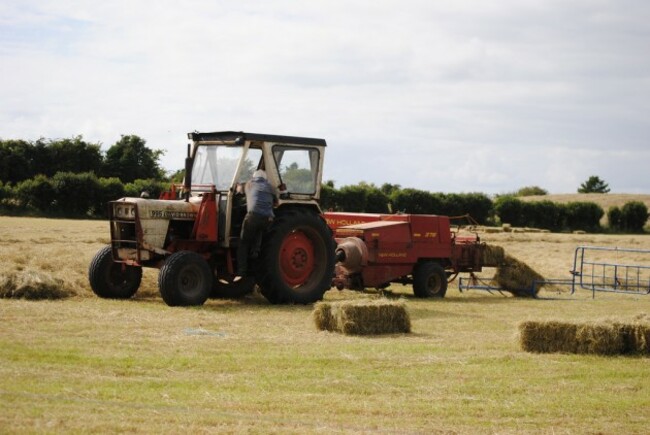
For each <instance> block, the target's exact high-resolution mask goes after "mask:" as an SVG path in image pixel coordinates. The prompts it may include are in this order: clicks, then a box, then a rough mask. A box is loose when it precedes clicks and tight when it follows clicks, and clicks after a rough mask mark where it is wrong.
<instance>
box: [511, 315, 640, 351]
mask: <svg viewBox="0 0 650 435" xmlns="http://www.w3.org/2000/svg"><path fill="white" fill-rule="evenodd" d="M519 344H520V346H521V348H522V350H525V351H527V352H534V353H556V352H562V353H577V354H591V355H623V354H642V355H650V324H647V323H632V324H630V323H622V322H611V321H601V322H590V323H583V324H575V323H569V322H560V321H542V322H539V321H526V322H522V323H520V324H519Z"/></svg>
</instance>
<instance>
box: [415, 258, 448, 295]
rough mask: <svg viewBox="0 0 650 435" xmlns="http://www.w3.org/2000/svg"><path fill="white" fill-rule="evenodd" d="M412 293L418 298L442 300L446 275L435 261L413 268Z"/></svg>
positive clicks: (445, 285)
mask: <svg viewBox="0 0 650 435" xmlns="http://www.w3.org/2000/svg"><path fill="white" fill-rule="evenodd" d="M413 293H414V294H415V296H417V297H418V298H444V297H445V293H447V274H446V273H445V269H444V268H443V267H442V266H441V265H440V264H439V263H436V262H435V261H427V262H424V263H420V264H418V265H416V266H415V270H414V271H413Z"/></svg>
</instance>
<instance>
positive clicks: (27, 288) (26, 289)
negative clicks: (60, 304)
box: [0, 269, 74, 300]
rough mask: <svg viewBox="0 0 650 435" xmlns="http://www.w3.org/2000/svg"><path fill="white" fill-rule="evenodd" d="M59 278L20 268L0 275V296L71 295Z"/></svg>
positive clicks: (17, 297) (23, 297) (44, 297)
mask: <svg viewBox="0 0 650 435" xmlns="http://www.w3.org/2000/svg"><path fill="white" fill-rule="evenodd" d="M73 293H74V292H73V291H71V290H70V289H69V288H68V286H67V285H66V284H65V283H64V282H63V280H61V279H59V278H54V277H52V276H51V275H49V274H47V273H44V272H40V271H37V270H32V269H28V270H22V271H19V272H11V273H5V274H4V275H2V276H0V298H4V299H29V300H40V299H63V298H67V297H69V296H72V295H73Z"/></svg>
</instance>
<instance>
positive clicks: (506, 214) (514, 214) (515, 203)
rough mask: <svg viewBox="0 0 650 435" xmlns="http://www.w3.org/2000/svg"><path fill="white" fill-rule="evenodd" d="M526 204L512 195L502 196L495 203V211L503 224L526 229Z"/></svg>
mask: <svg viewBox="0 0 650 435" xmlns="http://www.w3.org/2000/svg"><path fill="white" fill-rule="evenodd" d="M525 204H526V203H525V202H524V201H522V200H520V199H517V198H516V197H514V196H512V195H504V196H500V197H498V198H497V199H496V201H494V211H495V213H496V215H497V216H498V217H499V219H500V220H501V222H502V223H504V224H505V223H507V224H510V225H513V226H515V227H524V226H527V224H528V216H527V213H526V211H525V209H524V208H525V207H526V205H525Z"/></svg>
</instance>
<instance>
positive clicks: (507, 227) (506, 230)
mask: <svg viewBox="0 0 650 435" xmlns="http://www.w3.org/2000/svg"><path fill="white" fill-rule="evenodd" d="M501 228H502V229H503V232H504V233H509V232H511V231H512V225H510V224H503V225H501Z"/></svg>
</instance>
